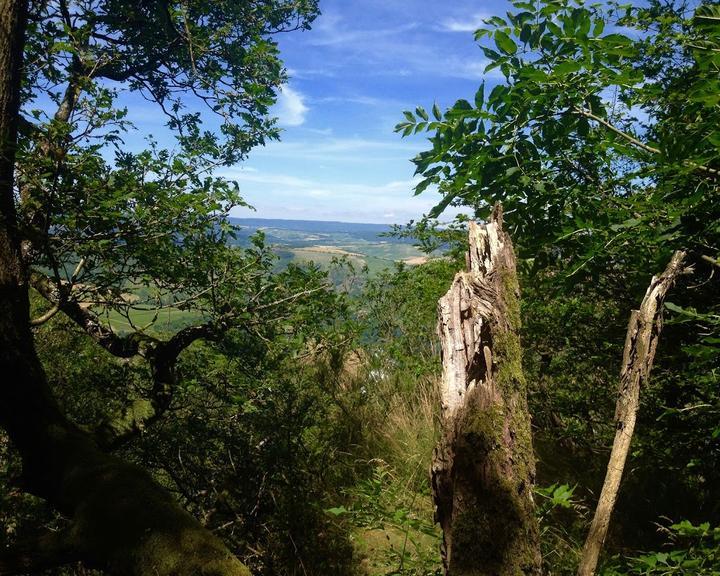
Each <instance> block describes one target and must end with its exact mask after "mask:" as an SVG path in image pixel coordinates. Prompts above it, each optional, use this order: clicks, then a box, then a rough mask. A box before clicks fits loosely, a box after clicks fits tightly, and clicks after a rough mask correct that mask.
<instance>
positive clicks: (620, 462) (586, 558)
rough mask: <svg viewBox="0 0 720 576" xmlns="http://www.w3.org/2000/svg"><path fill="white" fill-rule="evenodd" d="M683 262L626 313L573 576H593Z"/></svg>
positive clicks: (675, 262)
mask: <svg viewBox="0 0 720 576" xmlns="http://www.w3.org/2000/svg"><path fill="white" fill-rule="evenodd" d="M684 259H685V253H684V252H680V251H678V252H675V254H673V257H672V259H671V260H670V263H669V264H668V265H667V268H665V271H664V272H663V273H662V274H660V276H654V277H653V279H652V281H651V282H650V286H648V289H647V292H646V293H645V297H644V298H643V301H642V303H641V304H640V309H639V310H633V311H632V313H631V314H630V322H629V324H628V329H627V335H626V337H625V349H624V351H623V360H622V368H621V370H620V386H619V389H618V398H617V404H616V406H615V440H614V441H613V447H612V451H611V453H610V460H609V462H608V466H607V472H606V475H605V481H604V483H603V487H602V491H601V492H600V499H599V501H598V505H597V508H596V509H595V516H594V517H593V521H592V524H591V525H590V531H589V533H588V536H587V539H586V540H585V546H584V548H583V554H582V558H581V560H580V565H579V567H578V572H577V573H578V576H592V575H593V574H595V569H596V568H597V563H598V559H599V557H600V551H601V550H602V546H603V543H604V542H605V537H606V536H607V532H608V527H609V525H610V516H611V515H612V511H613V508H614V507H615V501H616V500H617V496H618V490H619V488H620V480H621V479H622V474H623V469H624V468H625V461H626V460H627V455H628V452H629V451H630V443H631V442H632V435H633V431H634V430H635V421H636V418H637V412H638V408H639V406H640V389H641V388H642V386H643V385H644V384H645V383H646V382H647V380H648V378H649V377H650V370H651V369H652V365H653V361H654V359H655V350H656V349H657V345H658V340H659V338H660V332H661V331H662V310H663V302H664V300H665V295H666V294H667V292H668V290H670V288H671V287H672V285H673V284H674V283H675V280H677V278H678V276H680V275H682V274H683V273H685V269H684V267H683V262H684Z"/></svg>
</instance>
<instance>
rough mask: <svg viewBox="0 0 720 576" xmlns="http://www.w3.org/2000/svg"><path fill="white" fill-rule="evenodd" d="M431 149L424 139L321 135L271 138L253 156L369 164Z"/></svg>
mask: <svg viewBox="0 0 720 576" xmlns="http://www.w3.org/2000/svg"><path fill="white" fill-rule="evenodd" d="M425 149H427V145H426V144H425V143H422V142H410V141H407V140H401V139H400V138H399V137H398V138H397V139H392V140H373V139H368V138H360V137H350V138H332V137H331V138H320V139H309V140H286V141H283V142H271V143H269V144H267V145H266V146H264V147H261V148H256V149H255V150H253V151H252V152H251V153H250V159H251V160H255V159H259V158H267V157H271V158H290V159H294V160H300V159H302V160H316V161H328V162H329V161H333V162H341V161H343V162H349V163H352V164H357V163H361V164H367V163H368V162H371V161H381V160H385V161H386V160H389V159H396V160H400V161H402V162H408V161H409V160H410V158H412V157H413V156H415V155H416V154H417V153H418V152H421V151H423V150H425Z"/></svg>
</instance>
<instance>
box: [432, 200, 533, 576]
mask: <svg viewBox="0 0 720 576" xmlns="http://www.w3.org/2000/svg"><path fill="white" fill-rule="evenodd" d="M469 245H470V247H469V251H468V255H467V270H466V271H465V272H459V273H458V274H457V275H456V276H455V279H454V281H453V284H452V286H451V288H450V290H449V291H448V293H447V294H446V295H445V296H443V297H442V298H441V299H440V301H439V303H438V314H439V322H438V332H439V336H440V340H441V346H442V362H443V377H442V391H441V401H442V437H441V440H440V442H439V444H438V446H437V447H436V449H435V453H434V456H433V465H432V482H433V496H434V499H435V506H436V520H437V521H438V522H439V523H440V525H441V527H442V530H443V562H444V564H445V572H446V574H449V575H451V576H465V575H487V576H516V575H522V574H540V563H541V559H540V551H539V535H538V526H537V521H536V518H535V514H534V505H533V497H532V489H533V482H534V477H535V460H534V457H533V448H532V439H531V432H530V416H529V413H528V407H527V394H526V383H525V379H524V376H523V371H522V365H521V360H520V356H521V349H520V338H519V335H518V330H519V328H520V309H519V290H518V283H517V276H516V272H515V255H514V252H513V248H512V244H511V242H510V238H509V236H508V235H507V233H506V232H505V231H504V230H503V228H502V211H501V209H500V208H499V207H497V208H496V209H495V211H494V212H493V217H492V219H491V221H490V222H489V223H488V224H487V225H483V226H480V225H477V224H475V223H471V224H470V229H469Z"/></svg>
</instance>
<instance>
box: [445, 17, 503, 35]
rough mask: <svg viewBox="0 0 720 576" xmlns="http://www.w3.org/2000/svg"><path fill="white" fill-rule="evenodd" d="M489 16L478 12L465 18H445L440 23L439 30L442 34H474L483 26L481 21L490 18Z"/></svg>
mask: <svg viewBox="0 0 720 576" xmlns="http://www.w3.org/2000/svg"><path fill="white" fill-rule="evenodd" d="M490 16H491V14H488V13H486V12H478V13H476V14H473V15H472V16H469V17H467V18H447V19H445V20H443V21H442V23H441V25H440V30H442V31H443V32H475V30H477V29H478V28H480V27H481V26H482V25H483V20H486V19H487V18H490Z"/></svg>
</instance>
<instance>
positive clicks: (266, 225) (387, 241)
mask: <svg viewBox="0 0 720 576" xmlns="http://www.w3.org/2000/svg"><path fill="white" fill-rule="evenodd" d="M230 222H231V223H232V224H234V225H236V226H238V227H239V230H238V231H237V243H238V244H239V245H241V246H244V245H247V244H248V242H249V238H250V237H251V236H252V235H253V234H255V233H257V232H258V231H262V232H263V233H264V234H265V240H266V242H267V243H268V244H271V245H273V246H274V249H275V252H276V253H277V254H278V256H279V257H280V260H281V263H287V262H291V261H310V260H311V261H314V262H316V263H317V264H320V265H329V263H330V262H331V261H332V260H333V259H334V258H336V257H338V256H346V257H348V258H349V259H350V260H351V261H353V262H355V263H357V264H360V265H367V266H368V267H369V268H370V270H371V272H377V271H379V270H382V269H385V268H389V267H392V266H393V263H394V262H398V261H405V262H407V263H409V264H416V263H418V262H419V260H418V258H420V257H422V254H421V253H420V252H419V251H418V250H417V248H415V247H414V246H413V245H412V244H413V241H412V240H410V239H407V238H395V237H393V236H386V235H385V234H388V233H389V232H391V231H392V227H391V226H389V225H387V224H358V223H352V222H331V221H315V220H280V219H269V218H267V219H266V218H230Z"/></svg>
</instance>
